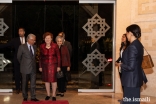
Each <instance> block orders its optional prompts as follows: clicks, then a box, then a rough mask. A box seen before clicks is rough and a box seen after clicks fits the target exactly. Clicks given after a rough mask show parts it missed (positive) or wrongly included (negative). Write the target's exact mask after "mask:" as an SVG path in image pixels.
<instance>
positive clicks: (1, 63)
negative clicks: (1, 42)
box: [0, 54, 9, 71]
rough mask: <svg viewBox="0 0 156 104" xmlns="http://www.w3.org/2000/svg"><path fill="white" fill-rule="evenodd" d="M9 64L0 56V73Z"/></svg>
mask: <svg viewBox="0 0 156 104" xmlns="http://www.w3.org/2000/svg"><path fill="white" fill-rule="evenodd" d="M8 63H9V62H8V61H7V60H6V59H5V58H4V55H3V54H0V71H4V67H5V66H6V65H7V64H8Z"/></svg>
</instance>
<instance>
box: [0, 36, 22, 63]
mask: <svg viewBox="0 0 156 104" xmlns="http://www.w3.org/2000/svg"><path fill="white" fill-rule="evenodd" d="M20 45H21V41H20V37H17V38H13V39H12V40H11V41H10V42H8V43H6V44H1V45H0V48H5V47H12V48H13V49H14V62H15V64H16V63H18V60H17V51H18V47H19V46H20Z"/></svg>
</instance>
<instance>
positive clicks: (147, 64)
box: [142, 48, 154, 69]
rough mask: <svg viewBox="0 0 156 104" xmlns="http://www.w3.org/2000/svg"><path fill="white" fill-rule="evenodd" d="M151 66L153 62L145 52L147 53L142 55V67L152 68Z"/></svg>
mask: <svg viewBox="0 0 156 104" xmlns="http://www.w3.org/2000/svg"><path fill="white" fill-rule="evenodd" d="M144 49H145V48H144ZM145 51H146V52H147V50H146V49H145ZM152 67H154V64H153V61H152V58H151V55H150V54H149V53H148V52H147V55H145V56H143V60H142V68H143V69H147V68H152Z"/></svg>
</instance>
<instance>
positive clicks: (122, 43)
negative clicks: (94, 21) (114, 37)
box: [120, 34, 130, 51]
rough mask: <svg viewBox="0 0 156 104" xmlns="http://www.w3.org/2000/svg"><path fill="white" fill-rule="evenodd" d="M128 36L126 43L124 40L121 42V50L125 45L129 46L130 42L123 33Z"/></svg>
mask: <svg viewBox="0 0 156 104" xmlns="http://www.w3.org/2000/svg"><path fill="white" fill-rule="evenodd" d="M123 35H124V36H125V37H126V44H125V43H124V42H121V47H120V51H121V50H122V48H123V46H125V49H126V48H127V47H128V46H129V44H130V42H129V41H128V38H127V35H126V34H123Z"/></svg>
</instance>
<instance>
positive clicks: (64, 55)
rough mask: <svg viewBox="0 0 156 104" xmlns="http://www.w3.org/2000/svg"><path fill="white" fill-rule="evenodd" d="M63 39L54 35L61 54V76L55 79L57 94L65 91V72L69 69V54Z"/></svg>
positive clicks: (61, 94) (62, 93) (59, 94)
mask: <svg viewBox="0 0 156 104" xmlns="http://www.w3.org/2000/svg"><path fill="white" fill-rule="evenodd" d="M63 41H64V39H63V38H62V37H61V36H57V37H56V42H57V45H58V46H59V49H60V54H61V70H62V71H63V75H64V76H63V77H62V78H58V79H57V85H58V92H59V93H58V94H57V96H61V97H63V96H64V92H65V86H66V72H67V71H70V54H69V51H68V48H67V47H66V46H64V45H62V44H63Z"/></svg>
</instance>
